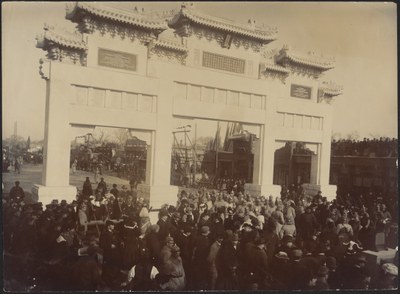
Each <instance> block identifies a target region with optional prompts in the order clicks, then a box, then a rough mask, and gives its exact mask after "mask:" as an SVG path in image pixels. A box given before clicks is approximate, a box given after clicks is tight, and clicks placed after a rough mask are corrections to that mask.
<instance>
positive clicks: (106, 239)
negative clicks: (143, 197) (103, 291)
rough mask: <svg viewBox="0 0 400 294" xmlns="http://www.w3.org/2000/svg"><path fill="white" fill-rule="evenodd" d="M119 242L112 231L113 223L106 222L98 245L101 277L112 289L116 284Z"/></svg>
mask: <svg viewBox="0 0 400 294" xmlns="http://www.w3.org/2000/svg"><path fill="white" fill-rule="evenodd" d="M119 245H120V244H119V242H118V240H117V236H116V234H115V233H114V223H113V222H112V221H110V220H108V221H107V222H106V227H105V228H104V230H103V231H102V233H101V235H100V247H101V249H103V272H102V279H103V281H104V282H105V283H106V285H107V286H109V287H110V288H111V290H112V289H115V288H116V287H117V286H118V279H119V278H120V277H119V264H120V256H119Z"/></svg>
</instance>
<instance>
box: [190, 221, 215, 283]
mask: <svg viewBox="0 0 400 294" xmlns="http://www.w3.org/2000/svg"><path fill="white" fill-rule="evenodd" d="M209 234H210V228H209V227H207V226H203V227H201V229H200V235H199V236H198V237H197V238H196V239H195V241H194V248H193V260H192V266H193V278H194V287H195V289H196V290H208V275H207V273H208V263H207V256H208V254H209V252H210V246H211V241H210V239H209V237H208V235H209Z"/></svg>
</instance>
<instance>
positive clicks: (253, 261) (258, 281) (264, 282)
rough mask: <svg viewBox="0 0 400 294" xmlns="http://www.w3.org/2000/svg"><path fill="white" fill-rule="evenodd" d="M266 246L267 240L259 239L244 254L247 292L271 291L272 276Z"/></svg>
mask: <svg viewBox="0 0 400 294" xmlns="http://www.w3.org/2000/svg"><path fill="white" fill-rule="evenodd" d="M265 244H266V240H265V239H264V238H263V237H257V238H256V239H255V240H254V243H253V242H252V243H250V244H249V245H250V246H248V247H247V248H246V250H245V252H244V255H245V256H244V260H247V262H246V265H245V267H244V268H245V271H246V272H247V275H248V278H247V279H246V281H245V289H247V290H269V289H271V274H270V271H269V266H268V257H267V253H266V252H265Z"/></svg>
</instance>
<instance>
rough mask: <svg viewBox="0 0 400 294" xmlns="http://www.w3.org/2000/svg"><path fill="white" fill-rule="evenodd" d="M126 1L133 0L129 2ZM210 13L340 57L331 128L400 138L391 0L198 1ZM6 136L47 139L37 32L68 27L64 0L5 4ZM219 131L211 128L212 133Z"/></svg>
mask: <svg viewBox="0 0 400 294" xmlns="http://www.w3.org/2000/svg"><path fill="white" fill-rule="evenodd" d="M126 5H128V4H126ZM134 5H137V6H138V7H139V8H141V7H144V8H145V9H147V10H169V9H173V8H179V5H180V2H173V3H167V2H163V3H137V4H132V6H134ZM196 7H197V8H198V9H199V10H201V11H203V12H206V13H209V14H212V15H215V16H220V17H223V18H228V19H232V20H236V21H238V22H247V20H248V19H250V18H252V19H254V20H256V22H257V23H265V24H267V25H271V26H276V27H277V28H278V32H279V33H278V34H279V35H278V40H277V41H274V42H272V43H270V44H269V47H270V48H271V49H272V48H281V47H282V45H283V44H289V45H291V46H294V47H295V48H296V49H297V51H299V52H308V51H316V52H320V53H322V54H326V55H330V56H334V57H335V59H336V68H335V69H333V70H330V71H328V72H327V73H326V74H325V77H324V79H326V80H332V81H335V82H336V83H338V84H342V85H343V86H344V94H343V95H341V96H338V97H337V98H336V99H335V101H334V103H333V108H334V122H333V132H334V133H341V134H342V135H345V134H349V133H352V132H354V131H357V132H358V133H359V135H360V138H362V137H371V136H377V135H379V136H389V137H397V119H398V115H397V48H396V46H397V31H396V6H395V4H393V3H369V2H359V3H346V2H345V3H301V2H297V3H267V2H259V3H256V2H253V3H243V2H235V3H229V2H220V3H218V2H216V3H196ZM2 8H3V9H2V59H3V60H2V62H3V68H2V70H3V72H2V73H3V74H2V77H3V88H2V103H3V105H2V106H3V107H2V110H3V111H2V126H3V138H7V137H9V136H11V135H12V134H13V131H14V122H15V121H18V135H21V136H23V137H25V138H27V137H28V136H29V135H30V136H31V139H32V140H36V139H42V138H43V137H44V107H45V82H44V80H42V79H41V78H40V76H39V73H38V71H39V59H40V58H41V57H44V56H45V52H44V51H42V50H40V49H37V48H36V47H35V46H36V41H35V37H36V35H37V34H40V33H42V31H43V24H44V23H49V24H57V25H61V26H64V27H67V28H73V27H74V25H73V24H71V23H70V22H69V21H68V20H65V3H61V2H58V3H52V2H43V3H41V2H25V3H24V2H13V3H4V2H3V3H2ZM210 135H213V134H210Z"/></svg>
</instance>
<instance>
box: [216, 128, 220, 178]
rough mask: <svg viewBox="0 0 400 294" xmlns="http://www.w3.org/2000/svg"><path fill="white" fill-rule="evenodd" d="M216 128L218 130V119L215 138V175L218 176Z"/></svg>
mask: <svg viewBox="0 0 400 294" xmlns="http://www.w3.org/2000/svg"><path fill="white" fill-rule="evenodd" d="M218 130H219V121H217V136H216V138H215V176H216V177H218V145H219V142H218V137H219V134H218Z"/></svg>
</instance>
